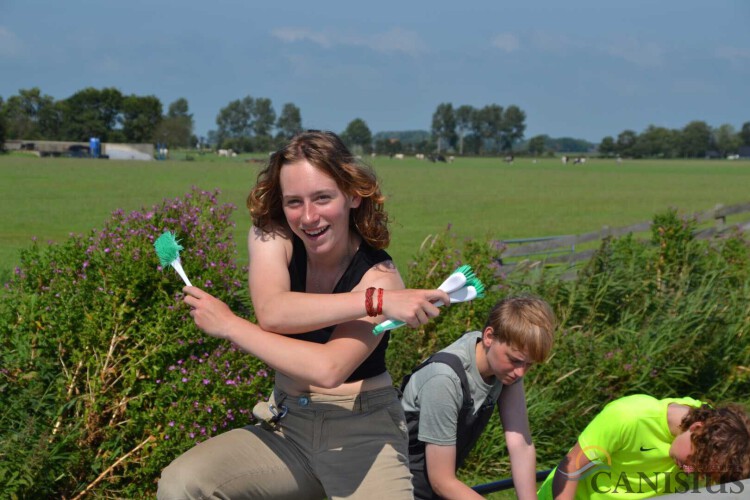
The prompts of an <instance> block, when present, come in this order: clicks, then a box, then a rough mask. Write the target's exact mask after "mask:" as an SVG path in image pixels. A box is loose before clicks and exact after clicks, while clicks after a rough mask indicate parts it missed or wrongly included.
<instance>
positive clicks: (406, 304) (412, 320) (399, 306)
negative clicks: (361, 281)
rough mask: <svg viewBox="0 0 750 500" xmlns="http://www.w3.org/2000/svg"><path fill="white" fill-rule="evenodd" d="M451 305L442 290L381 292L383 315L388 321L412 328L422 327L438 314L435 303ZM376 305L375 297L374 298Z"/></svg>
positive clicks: (438, 310)
mask: <svg viewBox="0 0 750 500" xmlns="http://www.w3.org/2000/svg"><path fill="white" fill-rule="evenodd" d="M437 301H441V302H442V303H443V304H445V305H449V304H450V303H451V300H450V297H449V296H448V294H447V293H445V292H444V291H442V290H437V289H436V290H421V289H420V290H418V289H405V290H385V291H384V292H383V308H382V311H383V315H384V316H385V317H387V318H388V319H395V320H399V321H403V322H404V323H406V324H407V325H409V326H411V327H412V328H417V327H419V326H420V325H424V324H425V323H427V322H428V321H429V320H430V319H431V318H435V317H437V316H438V315H439V314H440V309H438V307H437V306H436V305H435V302H437ZM374 302H375V303H377V296H376V297H374Z"/></svg>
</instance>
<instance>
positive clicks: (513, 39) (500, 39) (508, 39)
mask: <svg viewBox="0 0 750 500" xmlns="http://www.w3.org/2000/svg"><path fill="white" fill-rule="evenodd" d="M492 46H493V47H496V48H498V49H500V50H504V51H505V52H515V51H516V50H518V49H519V47H520V46H521V44H520V43H519V41H518V37H517V36H516V35H514V34H512V33H500V34H499V35H495V36H494V37H493V38H492Z"/></svg>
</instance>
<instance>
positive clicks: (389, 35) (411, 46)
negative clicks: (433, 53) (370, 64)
mask: <svg viewBox="0 0 750 500" xmlns="http://www.w3.org/2000/svg"><path fill="white" fill-rule="evenodd" d="M360 44H361V45H363V46H365V47H369V48H371V49H373V50H377V51H378V52H403V53H404V54H409V55H410V56H417V55H419V54H420V53H423V52H426V51H427V44H426V43H424V42H423V41H422V39H421V38H420V37H419V35H418V34H416V33H415V32H413V31H409V30H405V29H402V28H393V29H391V30H390V31H388V32H386V33H382V34H379V35H373V36H371V37H368V38H365V39H364V40H362V41H361V43H360Z"/></svg>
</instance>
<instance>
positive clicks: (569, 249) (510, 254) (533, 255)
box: [500, 203, 750, 273]
mask: <svg viewBox="0 0 750 500" xmlns="http://www.w3.org/2000/svg"><path fill="white" fill-rule="evenodd" d="M734 215H740V216H743V217H741V222H734V223H732V224H727V217H728V216H734ZM690 217H691V218H694V219H695V220H696V221H697V222H698V224H699V226H701V225H703V226H705V225H706V223H712V224H710V225H709V226H708V227H703V228H701V229H699V230H698V231H697V233H696V237H697V238H701V239H706V238H711V237H713V236H717V235H721V234H722V233H725V232H727V231H732V230H738V231H742V232H745V231H750V203H741V204H738V205H731V206H723V205H717V206H716V207H714V208H713V209H711V210H707V211H705V212H699V213H695V214H693V215H692V216H690ZM651 224H652V222H651V221H647V222H639V223H637V224H632V225H629V226H624V227H617V228H610V227H606V226H605V227H603V228H602V229H601V230H599V231H595V232H592V233H586V234H578V235H565V236H545V237H540V238H523V239H511V240H504V241H503V242H502V243H503V244H505V245H506V247H507V248H506V249H505V251H504V252H503V254H502V260H501V262H500V264H501V269H502V271H503V272H506V273H507V272H511V271H513V270H515V269H517V268H521V267H522V268H526V269H528V268H529V267H535V266H540V265H543V264H566V263H567V264H571V265H573V264H575V263H578V262H581V261H584V260H588V259H590V258H591V256H592V255H593V254H594V252H595V251H596V249H586V250H578V249H577V247H578V246H581V245H583V244H585V243H590V242H596V241H600V240H602V239H603V238H606V237H609V236H613V237H617V236H624V235H627V234H630V233H636V234H637V233H644V232H646V231H650V230H651Z"/></svg>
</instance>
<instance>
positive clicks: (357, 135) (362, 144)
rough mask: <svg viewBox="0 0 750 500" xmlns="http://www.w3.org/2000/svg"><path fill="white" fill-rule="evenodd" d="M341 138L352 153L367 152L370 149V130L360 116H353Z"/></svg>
mask: <svg viewBox="0 0 750 500" xmlns="http://www.w3.org/2000/svg"><path fill="white" fill-rule="evenodd" d="M341 140H342V141H344V144H346V145H347V147H348V148H349V149H350V150H351V151H352V153H354V154H363V153H368V154H369V153H370V151H371V150H372V132H370V127H368V126H367V123H365V121H364V120H363V119H361V118H355V119H354V120H352V121H351V122H350V123H349V125H347V127H346V130H344V132H343V133H342V134H341Z"/></svg>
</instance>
